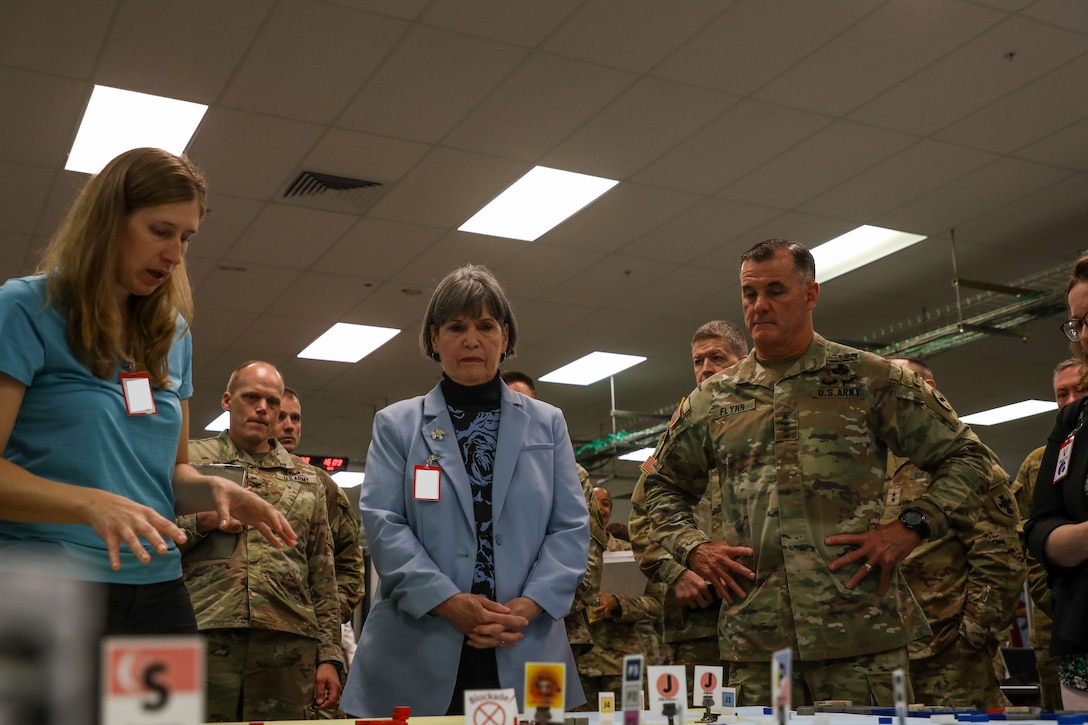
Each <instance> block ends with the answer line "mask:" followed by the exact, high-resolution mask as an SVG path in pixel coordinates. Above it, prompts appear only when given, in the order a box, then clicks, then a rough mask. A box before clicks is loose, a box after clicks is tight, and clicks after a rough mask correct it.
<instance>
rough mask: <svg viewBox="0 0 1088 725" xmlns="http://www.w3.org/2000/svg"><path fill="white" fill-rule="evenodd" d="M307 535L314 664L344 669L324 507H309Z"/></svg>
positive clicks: (345, 665)
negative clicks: (315, 639) (315, 635)
mask: <svg viewBox="0 0 1088 725" xmlns="http://www.w3.org/2000/svg"><path fill="white" fill-rule="evenodd" d="M321 493H322V497H321V499H320V503H324V490H322V492H321ZM309 533H310V536H309V537H308V538H307V540H306V558H307V568H308V571H309V582H308V583H309V588H310V601H311V602H313V607H314V614H315V616H316V617H317V625H318V629H319V631H320V633H321V636H320V638H319V640H318V647H317V660H318V662H335V663H337V664H339V665H340V667H341V668H343V669H345V670H346V669H347V663H346V662H345V661H344V649H343V647H342V646H341V645H340V604H339V597H338V595H337V589H336V565H335V563H334V557H333V542H332V536H331V535H330V531H329V521H328V509H327V507H326V506H324V505H317V506H314V507H313V513H312V518H311V521H310V530H309Z"/></svg>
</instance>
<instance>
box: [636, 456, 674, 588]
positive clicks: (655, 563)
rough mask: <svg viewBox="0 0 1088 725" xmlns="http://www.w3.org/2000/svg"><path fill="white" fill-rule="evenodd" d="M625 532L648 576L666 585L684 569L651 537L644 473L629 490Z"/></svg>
mask: <svg viewBox="0 0 1088 725" xmlns="http://www.w3.org/2000/svg"><path fill="white" fill-rule="evenodd" d="M627 533H628V534H629V535H630V537H631V549H632V551H633V552H634V554H635V560H636V561H637V562H638V566H639V568H640V569H641V570H642V573H643V574H645V575H646V578H647V579H651V580H657V581H660V582H663V583H665V584H667V585H669V586H672V584H673V582H675V581H676V580H677V579H679V578H680V575H681V574H683V573H684V572H685V571H686V570H687V568H686V567H685V566H684V565H683V564H681V563H679V562H678V561H676V560H675V559H673V557H672V554H670V553H669V552H667V551H665V549H663V548H662V547H661V545H660V544H658V543H657V542H656V541H654V540H653V539H652V538H651V537H650V519H649V517H648V515H647V513H646V475H645V474H643V475H642V476H641V477H639V479H638V483H636V484H635V489H634V491H632V493H631V515H630V516H629V517H628V519H627Z"/></svg>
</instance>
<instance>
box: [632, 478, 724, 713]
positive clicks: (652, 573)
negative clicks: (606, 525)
mask: <svg viewBox="0 0 1088 725" xmlns="http://www.w3.org/2000/svg"><path fill="white" fill-rule="evenodd" d="M645 504H646V501H645V488H644V486H643V479H639V482H638V483H637V484H636V485H635V490H634V491H633V492H632V493H631V516H630V518H629V519H628V522H627V529H628V531H629V532H630V534H631V547H632V548H633V549H634V552H635V558H636V559H638V563H639V567H640V568H641V569H642V573H644V574H645V575H646V576H647V578H649V579H651V580H653V581H660V582H662V583H664V584H665V586H666V589H665V602H664V617H663V640H664V643H665V650H666V653H667V659H668V660H669V662H670V664H675V665H685V666H686V667H687V678H688V693H689V694H690V693H692V692H694V690H693V689H692V686H693V684H694V680H693V675H694V670H693V669H692V668H693V667H694V665H714V666H721V667H725V668H726V669H728V663H727V662H725V661H724V660H723V659H722V656H721V651H720V649H719V645H718V614H719V612H720V610H721V599H718V598H717V597H716V596H715V598H714V601H713V602H712V603H711V604H710V605H709V606H708V607H706V608H705V609H692V608H690V607H688V606H686V605H684V604H681V603H680V602H679V601H677V599H676V592H675V591H674V589H673V585H674V584H675V583H676V581H677V579H679V578H680V575H681V574H683V573H684V572H685V571H687V570H688V569H687V567H686V566H684V564H682V563H680V562H678V561H677V560H676V559H674V558H673V557H672V555H671V554H669V552H667V551H665V550H664V549H663V548H661V546H660V544H658V543H656V542H654V541H653V540H652V539H651V538H650V522H649V519H648V518H647V516H646V505H645ZM692 514H693V516H694V518H695V525H696V526H697V527H698V529H699V530H700V531H702V532H703V533H704V534H706V535H707V537H709V539H710V540H711V541H722V540H723V538H724V534H723V533H722V493H721V487H720V486H719V485H718V472H717V471H711V472H710V481H709V483H708V485H707V490H706V493H704V494H703V496H702V498H700V499H699V503H697V504H696V505H695V510H694V511H693V512H692Z"/></svg>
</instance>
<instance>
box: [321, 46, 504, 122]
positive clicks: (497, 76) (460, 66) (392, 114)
mask: <svg viewBox="0 0 1088 725" xmlns="http://www.w3.org/2000/svg"><path fill="white" fill-rule="evenodd" d="M524 57H525V50H523V49H521V48H517V47H514V46H510V45H505V44H502V43H496V42H493V41H490V40H485V39H481V38H473V37H470V36H467V35H464V34H462V33H455V32H450V31H447V30H441V29H438V28H430V27H425V26H416V27H413V28H412V30H411V31H409V32H407V33H406V34H405V35H404V38H403V39H402V40H401V42H400V43H399V44H398V46H397V47H396V48H395V49H394V50H393V52H392V53H390V54H389V57H388V58H387V59H386V60H385V62H384V63H382V65H381V67H380V68H378V69H377V71H376V72H375V73H374V75H373V77H372V78H370V79H369V80H368V81H367V83H366V85H365V86H364V87H363V89H362V91H361V92H360V93H359V94H358V95H357V96H356V97H355V99H354V100H353V101H352V102H351V104H350V105H349V106H348V107H347V109H346V110H345V111H344V113H343V114H341V116H340V117H339V118H338V119H337V125H338V126H343V127H345V128H350V129H353V130H357V131H366V132H368V133H374V134H379V135H384V136H392V137H394V138H401V139H408V140H412V141H423V142H427V143H434V142H436V141H439V140H441V139H442V137H444V136H445V135H446V134H447V133H449V131H450V129H451V128H453V127H454V126H455V125H456V124H457V123H458V122H459V121H461V119H463V118H464V117H465V116H466V114H468V112H469V111H470V110H472V109H473V108H474V107H476V106H477V104H479V103H480V102H481V101H482V100H483V99H484V98H485V97H486V96H487V94H488V93H490V92H491V91H492V89H493V88H494V87H495V85H496V84H497V83H499V82H500V81H502V79H504V78H506V77H507V76H508V75H509V74H510V72H511V71H512V70H513V69H514V67H515V66H516V65H517V64H518V63H519V62H520V61H521V60H522V59H523V58H524ZM405 89H411V92H410V93H405Z"/></svg>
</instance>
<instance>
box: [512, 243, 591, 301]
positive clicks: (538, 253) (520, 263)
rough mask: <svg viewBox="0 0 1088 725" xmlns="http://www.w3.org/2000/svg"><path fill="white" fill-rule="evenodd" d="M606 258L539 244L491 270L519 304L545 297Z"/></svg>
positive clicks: (527, 246)
mask: <svg viewBox="0 0 1088 725" xmlns="http://www.w3.org/2000/svg"><path fill="white" fill-rule="evenodd" d="M603 258H604V254H602V253H601V252H596V251H590V250H583V249H571V248H569V247H560V246H556V245H553V244H549V243H547V242H544V241H537V242H533V243H532V244H527V245H525V246H524V248H523V249H521V250H520V251H518V252H517V253H516V254H515V255H513V256H512V257H510V258H509V259H507V260H506V261H504V262H502V263H501V264H499V265H497V266H495V267H494V268H493V269H492V271H493V272H494V273H495V276H496V277H498V279H499V281H500V282H501V283H502V284H503V286H504V287H505V288H506V292H507V294H508V295H510V297H511V298H512V299H514V300H516V301H517V302H518V303H519V304H520V303H521V302H522V301H528V300H533V299H536V298H538V297H540V296H542V295H544V294H546V293H547V292H549V291H551V290H553V289H555V288H556V287H557V286H559V285H560V284H562V283H563V282H566V281H567V280H568V279H570V277H571V276H573V275H575V274H577V273H578V271H579V270H582V269H586V268H587V267H589V266H591V265H593V264H596V263H597V262H600V261H601V260H602V259H603Z"/></svg>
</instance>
